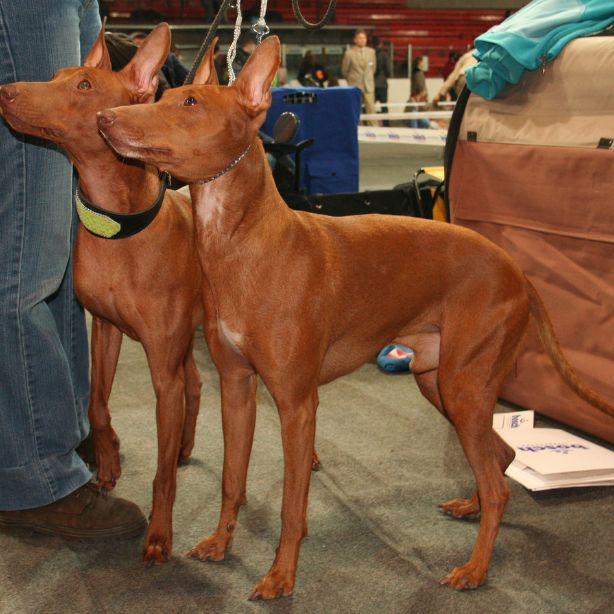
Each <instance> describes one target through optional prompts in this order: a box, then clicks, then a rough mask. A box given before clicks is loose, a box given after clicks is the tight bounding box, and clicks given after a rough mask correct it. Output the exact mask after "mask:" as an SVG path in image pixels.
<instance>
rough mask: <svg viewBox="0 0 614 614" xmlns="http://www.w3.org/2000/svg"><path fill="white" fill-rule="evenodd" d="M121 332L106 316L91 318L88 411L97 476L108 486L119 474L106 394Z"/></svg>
mask: <svg viewBox="0 0 614 614" xmlns="http://www.w3.org/2000/svg"><path fill="white" fill-rule="evenodd" d="M122 337H123V336H122V332H121V331H120V330H119V328H117V327H116V326H114V325H113V324H111V322H109V321H108V320H102V319H100V318H98V317H96V316H93V319H92V349H91V354H92V375H91V381H90V404H89V408H88V415H89V419H90V425H91V429H92V437H93V440H94V450H95V452H96V467H97V479H98V483H99V484H100V486H101V487H102V488H104V489H106V490H111V489H112V488H113V487H114V486H115V483H116V481H117V480H118V479H119V476H120V475H121V466H120V461H119V439H118V438H117V435H116V434H115V431H114V430H113V427H112V426H111V414H110V413H109V396H110V395H111V388H112V386H113V378H114V377H115V370H116V369H117V360H118V358H119V351H120V348H121V344H122Z"/></svg>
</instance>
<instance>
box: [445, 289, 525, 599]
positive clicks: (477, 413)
mask: <svg viewBox="0 0 614 614" xmlns="http://www.w3.org/2000/svg"><path fill="white" fill-rule="evenodd" d="M469 307H470V306H469V305H468V308H469ZM495 307H497V305H496V306H495ZM498 307H499V309H498V310H496V311H495V309H493V310H492V311H493V312H495V313H496V315H497V316H498V319H497V325H496V326H493V324H492V322H493V316H492V313H491V311H490V310H488V309H484V310H482V311H480V310H478V309H476V310H475V311H473V310H471V311H470V312H471V313H475V314H481V315H483V318H480V317H479V315H476V317H475V318H474V319H473V320H472V326H471V327H469V328H468V327H467V322H466V321H463V319H462V318H460V316H457V314H453V315H451V316H450V321H449V322H448V323H447V324H448V327H447V329H445V328H444V330H446V333H445V334H443V335H442V346H441V347H442V350H441V360H440V367H439V391H440V394H441V400H442V402H443V407H444V408H445V411H446V415H447V417H448V419H449V420H450V421H451V422H452V424H453V425H454V428H455V429H456V432H457V434H458V437H459V440H460V443H461V446H462V448H463V451H464V452H465V455H466V457H467V460H468V461H469V465H470V466H471V469H472V471H473V475H474V477H475V481H476V485H477V496H478V499H479V507H480V528H479V531H478V537H477V540H476V543H475V546H474V548H473V552H472V554H471V558H470V559H469V561H468V562H467V563H466V564H465V565H460V566H458V567H456V568H454V569H453V570H452V571H451V572H450V573H449V574H448V575H447V576H445V577H443V578H442V579H441V583H442V584H449V585H450V586H452V587H453V588H455V589H457V590H460V589H464V588H477V587H478V586H479V585H480V584H482V583H483V582H484V581H485V580H486V574H487V571H488V565H489V563H490V559H491V556H492V551H493V548H494V544H495V539H496V536H497V533H498V531H499V526H500V524H501V519H502V517H503V512H504V510H505V506H506V504H507V500H508V498H509V489H508V486H507V483H506V481H505V479H504V476H503V471H502V464H504V463H505V462H507V460H505V461H503V458H504V456H505V455H504V454H502V450H503V452H505V448H502V447H501V444H500V443H499V442H500V439H499V438H498V436H497V434H496V433H495V431H494V430H493V428H492V413H493V409H494V406H495V403H496V401H497V396H498V393H499V390H500V388H501V385H502V382H503V380H504V379H505V377H506V375H507V373H508V371H509V368H510V366H511V363H512V361H513V360H514V358H515V356H516V351H517V348H518V345H519V343H520V339H521V338H522V334H523V331H524V327H525V326H526V323H527V319H528V317H527V312H526V311H525V310H523V309H522V308H519V306H518V304H517V303H515V302H514V301H512V300H510V301H508V302H506V303H499V304H498ZM468 310H469V309H468ZM455 316H456V317H458V318H459V319H457V320H456V321H454V318H455Z"/></svg>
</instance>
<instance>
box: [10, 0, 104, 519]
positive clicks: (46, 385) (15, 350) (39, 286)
mask: <svg viewBox="0 0 614 614" xmlns="http://www.w3.org/2000/svg"><path fill="white" fill-rule="evenodd" d="M99 26H100V21H99V15H98V6H97V2H96V1H95V0H20V1H19V2H13V1H12V0H0V83H7V82H13V81H43V80H48V79H50V78H51V77H52V76H53V73H54V72H55V71H56V70H57V69H58V68H60V67H63V66H71V65H76V64H79V63H80V61H81V58H82V57H83V55H84V53H85V52H86V51H87V50H88V49H89V46H90V45H91V44H92V43H93V41H94V38H95V35H96V34H97V32H98V29H99ZM82 34H83V36H81V35H82ZM82 47H83V48H82ZM0 159H1V160H2V163H1V164H0V182H1V185H2V186H3V191H2V194H1V195H0V267H1V270H2V271H3V273H2V274H1V275H0V314H1V318H0V347H2V348H3V352H2V354H1V355H0V381H2V386H0V510H17V509H26V508H34V507H39V506H43V505H46V504H48V503H51V502H53V501H56V500H58V499H61V498H63V497H64V496H66V495H67V494H69V493H71V492H73V491H75V490H76V489H77V488H79V487H80V486H82V485H83V484H85V483H86V482H88V481H89V479H90V478H91V474H90V472H89V471H88V469H87V467H86V466H85V464H84V463H83V462H82V461H81V459H80V458H79V457H78V455H77V454H76V453H75V448H76V447H77V445H78V444H79V442H80V441H81V440H82V439H83V438H84V436H85V435H86V434H87V430H88V429H89V426H88V423H87V400H88V399H87V397H88V361H87V336H86V331H85V321H84V315H83V310H82V308H81V307H80V306H79V305H78V303H77V302H76V299H75V296H74V292H73V287H72V270H71V267H70V266H69V264H70V252H71V240H72V233H71V226H73V229H74V225H73V224H72V219H73V207H72V167H71V165H70V163H69V161H68V160H67V158H66V156H65V155H64V154H63V153H62V152H60V151H59V150H57V149H55V148H54V147H52V146H51V145H50V144H48V143H46V142H42V141H36V140H35V139H30V138H28V137H25V138H24V137H22V136H20V135H17V134H15V133H13V132H12V131H10V130H9V129H8V127H7V125H6V124H5V123H4V122H2V123H1V125H0Z"/></svg>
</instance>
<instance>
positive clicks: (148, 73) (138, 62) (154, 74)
mask: <svg viewBox="0 0 614 614" xmlns="http://www.w3.org/2000/svg"><path fill="white" fill-rule="evenodd" d="M170 48H171V31H170V28H169V27H168V24H167V23H166V22H162V23H159V24H158V25H157V26H156V27H155V28H154V29H153V30H152V31H151V32H150V34H149V35H148V36H147V38H146V39H145V40H144V41H143V42H142V43H141V46H140V47H139V48H138V49H137V52H136V53H135V54H134V57H133V58H132V59H131V60H130V62H128V64H126V66H124V68H122V71H121V72H122V73H124V74H125V75H127V77H128V79H129V81H130V83H131V84H132V88H133V89H134V92H135V94H136V98H137V100H138V102H153V101H154V97H155V94H156V90H157V89H158V81H159V80H158V71H159V70H160V68H161V67H162V65H163V64H164V62H165V61H166V58H167V56H168V52H169V51H170Z"/></svg>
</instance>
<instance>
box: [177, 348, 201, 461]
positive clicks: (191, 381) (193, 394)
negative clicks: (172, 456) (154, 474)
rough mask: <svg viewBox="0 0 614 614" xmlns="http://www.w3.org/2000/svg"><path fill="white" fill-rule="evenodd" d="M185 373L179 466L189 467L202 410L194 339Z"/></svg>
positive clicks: (185, 364)
mask: <svg viewBox="0 0 614 614" xmlns="http://www.w3.org/2000/svg"><path fill="white" fill-rule="evenodd" d="M183 370H184V373H185V421H184V423H183V435H182V437H181V450H180V452H179V464H180V465H187V464H188V463H189V462H190V455H191V453H192V449H193V448H194V439H195V436H196V420H197V419H198V412H199V410H200V390H201V387H202V382H201V379H200V373H199V372H198V367H197V366H196V361H195V360H194V338H192V342H191V343H190V347H189V349H188V351H187V353H186V357H185V360H184V362H183Z"/></svg>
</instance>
